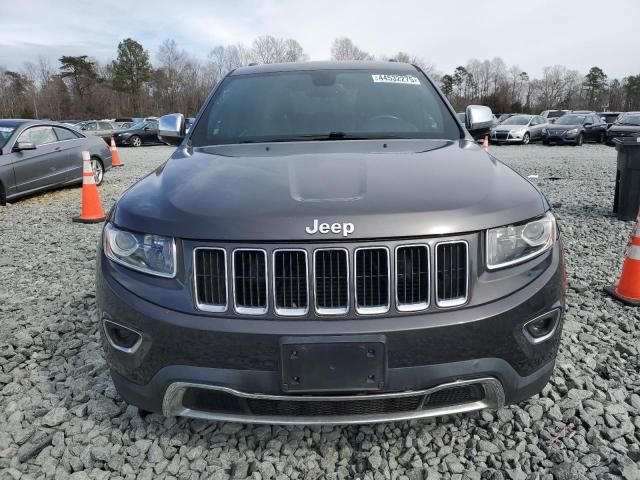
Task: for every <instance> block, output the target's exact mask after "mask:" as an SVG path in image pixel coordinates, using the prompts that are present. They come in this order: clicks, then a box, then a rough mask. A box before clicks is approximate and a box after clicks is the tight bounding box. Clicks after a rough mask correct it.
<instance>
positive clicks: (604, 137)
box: [598, 132, 607, 143]
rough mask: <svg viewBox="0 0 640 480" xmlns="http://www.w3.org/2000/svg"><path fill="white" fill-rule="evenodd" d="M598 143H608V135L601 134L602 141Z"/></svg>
mask: <svg viewBox="0 0 640 480" xmlns="http://www.w3.org/2000/svg"><path fill="white" fill-rule="evenodd" d="M598 143H607V135H606V134H605V133H604V132H602V133H601V134H600V140H599V141H598Z"/></svg>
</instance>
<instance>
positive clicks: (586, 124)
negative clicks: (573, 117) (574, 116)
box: [584, 122, 593, 127]
mask: <svg viewBox="0 0 640 480" xmlns="http://www.w3.org/2000/svg"><path fill="white" fill-rule="evenodd" d="M591 125H593V123H591V122H587V123H585V124H584V126H585V127H590V126H591Z"/></svg>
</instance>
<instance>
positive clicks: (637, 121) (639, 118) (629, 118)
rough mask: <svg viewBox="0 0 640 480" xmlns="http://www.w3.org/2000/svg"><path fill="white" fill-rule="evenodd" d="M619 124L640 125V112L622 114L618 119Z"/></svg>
mask: <svg viewBox="0 0 640 480" xmlns="http://www.w3.org/2000/svg"><path fill="white" fill-rule="evenodd" d="M616 124H617V125H639V126H640V113H627V114H625V115H622V116H621V117H620V118H619V119H618V121H617V122H616Z"/></svg>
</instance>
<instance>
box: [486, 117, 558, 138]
mask: <svg viewBox="0 0 640 480" xmlns="http://www.w3.org/2000/svg"><path fill="white" fill-rule="evenodd" d="M546 126H547V122H546V121H545V120H544V118H542V117H541V116H539V115H514V116H512V117H509V118H507V119H506V120H505V121H504V122H502V123H500V124H498V125H496V126H495V127H492V128H491V131H490V134H489V140H490V141H491V142H492V143H502V142H505V143H522V144H524V145H527V144H529V143H530V142H533V141H535V140H541V139H542V130H543V129H544V127H546Z"/></svg>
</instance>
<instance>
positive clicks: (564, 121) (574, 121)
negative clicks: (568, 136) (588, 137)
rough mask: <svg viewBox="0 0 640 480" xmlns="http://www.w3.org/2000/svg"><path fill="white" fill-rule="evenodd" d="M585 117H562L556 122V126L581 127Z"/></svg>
mask: <svg viewBox="0 0 640 480" xmlns="http://www.w3.org/2000/svg"><path fill="white" fill-rule="evenodd" d="M585 118H586V115H563V116H562V117H560V118H559V119H558V120H556V125H582V124H583V123H584V119H585Z"/></svg>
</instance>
